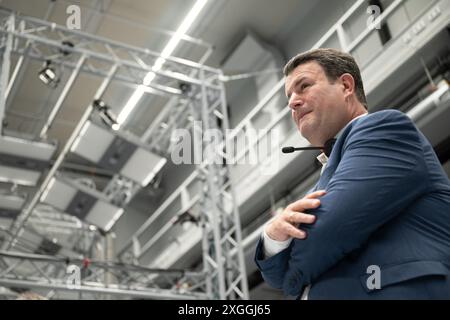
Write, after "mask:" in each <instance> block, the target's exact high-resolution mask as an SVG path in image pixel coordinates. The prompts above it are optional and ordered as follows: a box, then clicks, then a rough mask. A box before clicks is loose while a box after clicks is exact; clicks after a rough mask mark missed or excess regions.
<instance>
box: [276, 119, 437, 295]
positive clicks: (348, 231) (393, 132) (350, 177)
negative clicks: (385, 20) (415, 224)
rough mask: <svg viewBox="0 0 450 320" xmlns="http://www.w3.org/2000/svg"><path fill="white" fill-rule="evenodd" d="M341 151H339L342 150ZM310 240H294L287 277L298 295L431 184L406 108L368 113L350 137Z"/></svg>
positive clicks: (292, 292) (289, 286)
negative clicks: (400, 110)
mask: <svg viewBox="0 0 450 320" xmlns="http://www.w3.org/2000/svg"><path fill="white" fill-rule="evenodd" d="M336 151H339V150H336ZM340 156H341V160H340V162H339V165H338V166H337V167H336V171H335V172H334V175H333V176H332V178H331V179H330V180H329V182H328V184H327V186H326V191H327V194H326V195H325V196H323V197H321V205H320V207H319V208H317V209H315V210H310V211H309V213H311V214H314V215H316V217H317V219H316V222H315V224H314V225H312V226H310V227H308V238H307V239H306V240H298V239H294V241H293V243H292V248H291V250H290V257H289V259H288V260H289V262H288V266H286V268H285V270H286V273H285V275H284V279H283V290H284V291H285V293H286V294H290V295H298V294H299V293H301V290H302V289H303V288H304V286H306V285H308V284H310V283H312V282H314V280H315V279H317V278H318V277H319V276H320V275H321V274H322V273H324V272H325V271H327V270H328V269H330V268H331V267H332V266H333V265H335V264H336V263H337V262H339V261H340V260H341V259H342V258H343V257H345V256H346V255H347V254H349V253H350V252H352V251H353V250H356V249H358V248H359V247H361V246H362V245H363V244H364V243H365V242H366V241H367V239H368V238H369V236H370V235H371V234H373V233H374V232H375V231H376V230H377V229H378V228H380V227H381V226H383V225H384V224H386V223H389V221H390V220H391V219H393V218H394V217H396V215H398V214H399V213H401V212H402V211H403V210H404V209H405V208H406V207H407V206H408V205H409V204H411V203H412V202H413V201H414V200H415V199H416V198H417V197H419V196H420V195H421V194H423V193H424V192H425V190H426V189H427V183H428V177H427V170H426V165H425V162H424V159H423V153H422V149H421V144H420V140H419V132H418V131H417V129H416V128H415V126H414V124H413V123H412V122H411V120H410V119H409V118H408V117H407V116H406V115H404V114H403V113H401V112H398V111H391V112H380V115H377V113H375V114H373V115H370V116H367V117H365V118H362V119H361V120H360V121H358V123H356V124H355V125H354V127H353V128H352V129H351V130H350V132H349V133H348V135H347V136H346V137H345V140H344V142H343V145H342V148H341V150H340Z"/></svg>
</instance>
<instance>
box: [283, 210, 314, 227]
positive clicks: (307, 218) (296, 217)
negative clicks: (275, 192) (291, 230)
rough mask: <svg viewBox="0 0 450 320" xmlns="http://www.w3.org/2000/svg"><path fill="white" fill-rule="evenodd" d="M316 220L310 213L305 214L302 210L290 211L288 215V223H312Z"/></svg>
mask: <svg viewBox="0 0 450 320" xmlns="http://www.w3.org/2000/svg"><path fill="white" fill-rule="evenodd" d="M315 220H316V216H314V215H312V214H307V213H303V212H294V211H292V213H291V214H290V216H289V221H287V222H289V223H293V224H297V225H298V224H302V223H303V224H304V223H307V224H310V223H313V222H314V221H315Z"/></svg>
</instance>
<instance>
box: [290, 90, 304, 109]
mask: <svg viewBox="0 0 450 320" xmlns="http://www.w3.org/2000/svg"><path fill="white" fill-rule="evenodd" d="M288 105H289V108H291V109H292V110H294V111H295V110H298V109H299V108H300V107H301V106H302V105H303V99H302V98H301V97H300V96H299V95H298V94H295V93H293V94H292V95H291V97H290V99H289V103H288Z"/></svg>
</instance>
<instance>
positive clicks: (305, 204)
mask: <svg viewBox="0 0 450 320" xmlns="http://www.w3.org/2000/svg"><path fill="white" fill-rule="evenodd" d="M319 205H320V200H318V199H306V198H303V199H300V200H297V201H295V202H293V203H291V204H290V205H288V206H287V208H286V209H288V210H291V211H297V212H302V211H305V210H307V209H315V208H317V207H318V206H319Z"/></svg>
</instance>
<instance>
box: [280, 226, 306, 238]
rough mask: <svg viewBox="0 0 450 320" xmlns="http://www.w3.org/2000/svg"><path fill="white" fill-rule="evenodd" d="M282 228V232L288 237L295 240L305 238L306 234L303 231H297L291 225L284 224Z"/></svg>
mask: <svg viewBox="0 0 450 320" xmlns="http://www.w3.org/2000/svg"><path fill="white" fill-rule="evenodd" d="M283 227H284V229H285V230H284V232H285V234H287V235H288V236H290V237H292V238H297V239H305V238H306V232H305V231H303V230H300V229H297V228H296V227H294V226H293V225H292V224H289V223H285V224H284V225H283Z"/></svg>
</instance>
